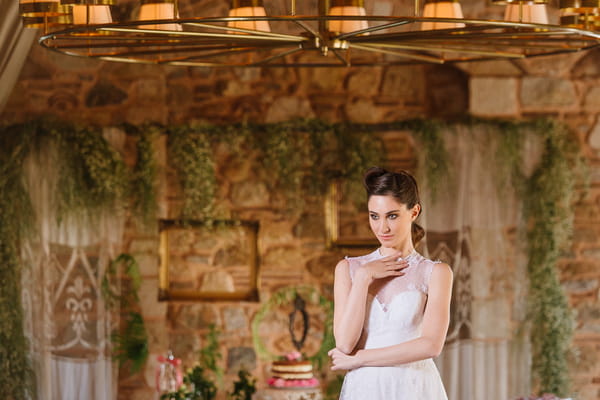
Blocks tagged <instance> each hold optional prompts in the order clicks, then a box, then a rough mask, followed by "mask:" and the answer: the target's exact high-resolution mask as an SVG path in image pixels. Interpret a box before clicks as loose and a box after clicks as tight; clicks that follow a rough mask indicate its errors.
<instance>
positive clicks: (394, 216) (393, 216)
mask: <svg viewBox="0 0 600 400" xmlns="http://www.w3.org/2000/svg"><path fill="white" fill-rule="evenodd" d="M388 218H389V219H396V218H398V214H390V215H388Z"/></svg>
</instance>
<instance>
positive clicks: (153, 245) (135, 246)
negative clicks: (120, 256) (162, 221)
mask: <svg viewBox="0 0 600 400" xmlns="http://www.w3.org/2000/svg"><path fill="white" fill-rule="evenodd" d="M157 250H158V238H152V239H149V238H135V239H133V240H132V241H131V243H130V245H129V252H130V253H133V254H135V255H136V257H138V254H142V253H156V252H157Z"/></svg>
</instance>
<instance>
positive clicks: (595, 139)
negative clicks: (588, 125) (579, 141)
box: [588, 118, 600, 150]
mask: <svg viewBox="0 0 600 400" xmlns="http://www.w3.org/2000/svg"><path fill="white" fill-rule="evenodd" d="M588 143H589V145H590V147H592V148H593V149H594V150H600V118H598V120H597V121H596V124H595V125H594V127H593V128H592V132H591V133H590V137H589V138H588Z"/></svg>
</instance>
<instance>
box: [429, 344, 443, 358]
mask: <svg viewBox="0 0 600 400" xmlns="http://www.w3.org/2000/svg"><path fill="white" fill-rule="evenodd" d="M443 349H444V343H443V342H438V341H435V340H432V341H430V342H429V346H427V355H428V356H429V358H436V357H438V356H439V355H440V354H442V350H443Z"/></svg>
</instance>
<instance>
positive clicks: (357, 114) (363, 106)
mask: <svg viewBox="0 0 600 400" xmlns="http://www.w3.org/2000/svg"><path fill="white" fill-rule="evenodd" d="M345 111H346V118H347V119H348V120H349V121H352V122H358V123H365V124H373V123H377V122H380V121H381V119H382V117H383V114H384V111H385V109H384V108H383V107H378V106H377V105H375V104H374V103H373V100H371V99H366V98H355V99H353V100H351V101H349V102H347V103H346V107H345Z"/></svg>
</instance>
